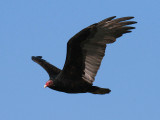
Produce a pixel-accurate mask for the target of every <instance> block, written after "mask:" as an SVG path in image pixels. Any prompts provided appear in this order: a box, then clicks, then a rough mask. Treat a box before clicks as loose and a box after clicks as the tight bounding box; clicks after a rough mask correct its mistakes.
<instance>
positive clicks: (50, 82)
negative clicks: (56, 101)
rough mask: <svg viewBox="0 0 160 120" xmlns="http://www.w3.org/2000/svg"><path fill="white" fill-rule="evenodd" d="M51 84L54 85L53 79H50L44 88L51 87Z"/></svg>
mask: <svg viewBox="0 0 160 120" xmlns="http://www.w3.org/2000/svg"><path fill="white" fill-rule="evenodd" d="M50 86H53V81H52V80H48V81H47V82H46V84H45V85H44V88H46V87H50Z"/></svg>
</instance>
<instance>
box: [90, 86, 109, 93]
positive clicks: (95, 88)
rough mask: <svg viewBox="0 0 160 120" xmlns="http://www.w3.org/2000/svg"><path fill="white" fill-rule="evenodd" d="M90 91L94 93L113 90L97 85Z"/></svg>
mask: <svg viewBox="0 0 160 120" xmlns="http://www.w3.org/2000/svg"><path fill="white" fill-rule="evenodd" d="M89 92H90V93H92V94H108V93H110V92H111V90H110V89H108V88H100V87H97V86H92V88H91V89H90V91H89Z"/></svg>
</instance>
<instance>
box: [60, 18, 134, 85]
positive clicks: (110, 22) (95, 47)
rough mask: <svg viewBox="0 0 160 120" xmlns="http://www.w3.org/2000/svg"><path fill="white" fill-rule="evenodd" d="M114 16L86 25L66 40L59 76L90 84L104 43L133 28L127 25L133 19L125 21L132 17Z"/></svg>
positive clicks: (96, 69) (132, 22)
mask: <svg viewBox="0 0 160 120" xmlns="http://www.w3.org/2000/svg"><path fill="white" fill-rule="evenodd" d="M114 18H115V16H113V17H110V18H107V19H105V20H103V21H101V22H99V23H96V24H93V25H91V26H89V27H87V28H85V29H83V30H82V31H80V32H79V33H78V34H76V35H75V36H73V37H72V38H71V39H70V40H69V41H68V43H67V57H66V61H65V65H64V67H63V71H62V72H61V73H60V74H59V75H60V76H65V77H68V78H69V79H71V80H76V79H82V80H85V81H87V82H88V83H91V84H92V82H93V81H94V79H95V76H96V74H97V71H98V69H99V67H100V64H101V61H102V59H103V57H104V55H105V48H106V44H109V43H113V42H115V41H116V38H118V37H120V36H122V35H123V34H124V33H129V32H131V31H130V30H131V29H134V28H135V27H130V26H127V25H130V24H135V23H136V22H135V21H126V20H130V19H132V18H134V17H123V18H118V19H114ZM60 76H59V77H60Z"/></svg>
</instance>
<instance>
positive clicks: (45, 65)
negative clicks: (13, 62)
mask: <svg viewBox="0 0 160 120" xmlns="http://www.w3.org/2000/svg"><path fill="white" fill-rule="evenodd" d="M32 60H33V61H34V62H36V63H38V64H39V65H40V66H42V67H43V68H44V69H45V70H46V71H47V73H48V74H49V76H50V78H53V77H54V76H55V75H58V74H59V73H60V72H61V70H60V69H59V68H57V67H55V66H54V65H51V64H50V63H48V62H47V61H45V60H44V59H42V56H32Z"/></svg>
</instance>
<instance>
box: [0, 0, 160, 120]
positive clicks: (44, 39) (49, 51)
mask: <svg viewBox="0 0 160 120" xmlns="http://www.w3.org/2000/svg"><path fill="white" fill-rule="evenodd" d="M159 4H160V2H159V1H158V0H154V1H153V0H141V1H140V0H134V1H129V0H99V1H97V0H92V1H91V0H79V1H75V0H66V1H65V0H63V1H62V0H1V1H0V58H1V59H0V63H1V67H0V73H1V75H0V84H1V87H0V119H1V120H22V119H23V120H51V119H53V120H64V119H65V120H89V119H92V120H151V119H152V120H159V119H160V94H159V91H160V87H159V85H160V76H159V74H160V54H159V52H160V47H159V46H160V37H159V34H160V30H159V28H160V15H159V11H160V7H159ZM114 15H116V16H117V17H124V16H134V17H135V19H134V20H135V21H137V22H138V24H136V25H134V26H135V27H136V29H135V30H133V32H132V33H130V34H126V35H124V36H123V37H121V38H119V39H118V40H117V42H116V43H114V44H111V45H108V47H107V49H106V55H105V57H104V59H103V62H102V65H101V68H100V70H99V72H98V74H97V76H96V81H95V82H94V85H97V86H101V87H106V88H110V89H111V90H112V92H111V94H109V95H93V94H89V93H86V94H66V93H61V92H57V91H53V90H51V89H48V88H46V89H44V88H43V85H44V84H45V82H46V81H47V80H48V79H49V77H48V74H47V73H46V72H45V71H44V70H43V69H42V68H41V67H40V66H38V65H37V64H36V63H34V62H33V61H31V56H36V55H41V56H43V58H44V59H46V60H47V61H49V62H50V63H52V64H54V65H56V66H57V67H59V68H61V69H62V68H63V65H64V62H65V57H66V43H67V41H68V40H69V39H70V38H71V37H72V36H73V35H74V34H76V33H77V32H79V31H80V30H81V29H83V28H85V27H87V26H89V25H91V24H93V23H96V22H99V21H100V20H103V19H105V18H107V17H110V16H114Z"/></svg>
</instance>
